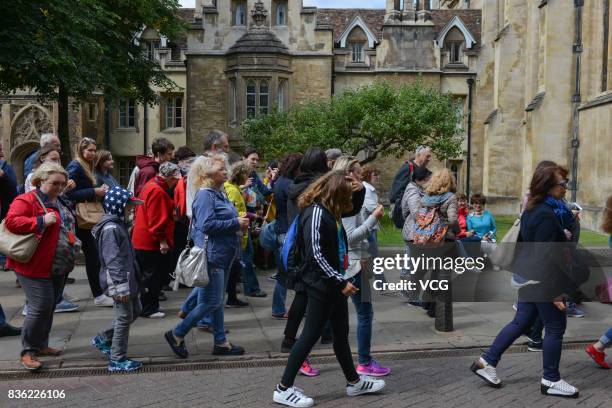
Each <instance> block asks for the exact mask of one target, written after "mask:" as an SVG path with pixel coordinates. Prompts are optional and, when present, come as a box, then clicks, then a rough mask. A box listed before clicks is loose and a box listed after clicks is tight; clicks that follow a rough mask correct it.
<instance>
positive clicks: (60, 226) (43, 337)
mask: <svg viewBox="0 0 612 408" xmlns="http://www.w3.org/2000/svg"><path fill="white" fill-rule="evenodd" d="M32 183H33V184H34V186H36V189H35V190H32V191H30V192H28V193H25V194H22V195H20V196H18V197H17V198H16V199H15V201H14V202H13V204H12V205H11V207H10V209H9V212H8V214H7V216H6V221H5V222H6V227H7V228H8V230H9V231H11V232H13V233H15V234H30V233H37V234H38V235H39V236H40V243H39V244H38V247H37V249H36V252H35V253H34V256H33V257H32V259H31V260H30V261H29V262H26V263H21V262H17V261H15V260H13V259H9V260H8V266H9V267H10V268H11V269H13V270H14V271H15V273H16V274H17V278H18V279H19V282H20V283H21V286H22V287H23V290H24V292H25V295H26V299H27V302H28V313H27V315H26V318H25V321H24V324H23V329H22V333H21V341H22V344H23V350H22V352H21V364H22V365H23V367H25V368H26V369H28V370H38V369H39V368H41V367H42V363H41V362H40V361H39V360H38V358H37V357H38V356H56V355H59V354H60V350H58V349H54V348H51V347H49V332H50V330H51V325H52V324H53V311H54V309H55V305H56V304H57V302H58V300H59V298H60V296H61V294H62V291H63V289H64V282H65V275H66V273H68V272H69V269H70V270H71V269H72V267H73V266H74V256H75V255H76V252H77V245H78V240H77V239H76V236H75V231H74V217H73V216H72V214H71V213H70V211H68V210H67V209H66V207H64V206H63V205H62V203H61V202H60V200H59V196H60V195H61V194H62V193H63V191H64V189H65V188H66V185H67V183H68V173H67V172H66V171H65V170H64V169H63V168H62V167H61V166H60V165H58V164H55V163H43V164H42V165H40V166H39V167H38V169H36V171H35V172H34V175H33V176H32Z"/></svg>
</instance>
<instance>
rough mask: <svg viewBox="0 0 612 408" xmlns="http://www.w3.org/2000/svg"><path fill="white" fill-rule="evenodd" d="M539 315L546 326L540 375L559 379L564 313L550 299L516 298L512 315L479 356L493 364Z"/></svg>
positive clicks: (565, 321)
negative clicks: (517, 300)
mask: <svg viewBox="0 0 612 408" xmlns="http://www.w3.org/2000/svg"><path fill="white" fill-rule="evenodd" d="M538 316H540V318H541V319H542V323H543V324H544V328H545V329H546V335H545V336H544V341H543V343H542V351H543V356H542V362H543V368H544V375H543V378H544V379H545V380H548V381H553V382H555V381H559V380H560V379H561V375H560V374H559V362H560V361H561V347H562V345H563V334H564V333H565V326H566V324H567V316H566V314H565V312H564V311H561V310H559V309H557V307H556V306H555V305H554V304H553V303H552V302H521V301H519V302H518V303H517V310H516V315H515V316H514V319H513V320H512V322H510V323H508V325H506V327H504V328H503V329H502V330H501V331H500V332H499V334H498V335H497V337H496V338H495V341H494V342H493V345H492V346H491V347H490V348H489V349H488V350H487V351H486V352H485V353H484V354H483V355H482V358H484V359H485V360H486V361H487V363H489V364H491V365H492V366H494V367H496V366H497V364H498V363H499V360H500V359H501V356H502V354H503V353H504V352H505V351H506V350H507V349H508V347H510V346H511V345H512V343H514V341H515V340H516V339H518V338H519V337H521V335H522V334H523V333H524V332H525V330H527V329H528V328H530V327H531V326H532V325H533V324H534V322H535V321H536V319H537V318H538Z"/></svg>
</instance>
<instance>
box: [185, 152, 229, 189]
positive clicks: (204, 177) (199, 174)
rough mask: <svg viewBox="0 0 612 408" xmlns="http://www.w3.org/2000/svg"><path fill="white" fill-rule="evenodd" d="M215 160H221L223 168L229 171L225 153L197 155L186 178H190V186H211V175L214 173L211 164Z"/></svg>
mask: <svg viewBox="0 0 612 408" xmlns="http://www.w3.org/2000/svg"><path fill="white" fill-rule="evenodd" d="M215 162H221V163H223V165H224V166H225V169H226V170H228V171H229V167H230V166H229V161H228V159H227V155H226V154H225V153H208V154H204V155H202V156H199V157H198V158H197V159H196V160H195V161H194V162H193V164H192V165H191V169H189V176H188V178H189V179H190V180H191V183H192V186H193V187H195V188H196V189H200V188H202V187H211V186H212V180H211V178H212V176H213V174H214V168H213V165H214V164H215Z"/></svg>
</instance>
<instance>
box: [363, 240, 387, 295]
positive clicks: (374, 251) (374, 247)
mask: <svg viewBox="0 0 612 408" xmlns="http://www.w3.org/2000/svg"><path fill="white" fill-rule="evenodd" d="M368 253H369V254H370V258H372V260H373V259H374V258H378V257H379V256H380V251H379V250H378V231H372V232H371V233H370V235H368ZM378 279H380V280H381V281H382V282H383V283H387V277H386V276H385V273H384V272H382V273H381V274H379V275H378Z"/></svg>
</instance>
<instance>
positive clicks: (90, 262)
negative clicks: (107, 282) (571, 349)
mask: <svg viewBox="0 0 612 408" xmlns="http://www.w3.org/2000/svg"><path fill="white" fill-rule="evenodd" d="M76 234H77V237H78V238H79V239H80V240H81V242H82V243H83V248H82V249H83V255H85V270H86V271H87V280H88V281H89V288H90V289H91V293H92V294H93V296H94V298H96V297H98V296H100V295H101V294H102V289H101V288H100V259H99V258H98V246H97V243H96V240H95V239H94V237H93V235H91V230H85V229H81V228H77V230H76Z"/></svg>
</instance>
